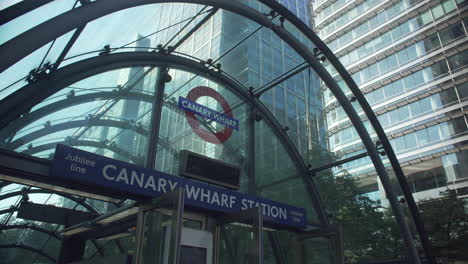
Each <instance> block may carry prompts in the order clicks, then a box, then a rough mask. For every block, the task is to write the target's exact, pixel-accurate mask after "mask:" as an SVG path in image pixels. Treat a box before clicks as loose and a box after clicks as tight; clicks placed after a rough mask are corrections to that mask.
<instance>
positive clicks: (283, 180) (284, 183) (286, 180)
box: [255, 120, 317, 222]
mask: <svg viewBox="0 0 468 264" xmlns="http://www.w3.org/2000/svg"><path fill="white" fill-rule="evenodd" d="M304 177H306V176H304V175H301V173H300V171H299V169H298V168H297V166H296V164H295V162H294V161H293V160H292V158H291V157H289V154H288V150H287V149H286V147H285V146H284V145H283V143H282V142H281V141H280V140H279V138H278V137H277V136H276V135H275V133H274V132H273V130H272V128H271V127H270V126H269V125H268V124H267V123H266V122H265V121H264V120H260V121H257V122H255V186H256V191H257V195H259V196H261V197H264V198H267V199H271V200H274V201H278V202H282V203H286V204H290V205H293V206H297V207H301V208H304V207H305V209H306V212H307V217H308V219H309V220H310V221H313V222H317V214H316V213H315V210H314V208H313V206H312V204H313V203H312V197H311V194H310V189H308V188H307V187H306V184H305V179H304Z"/></svg>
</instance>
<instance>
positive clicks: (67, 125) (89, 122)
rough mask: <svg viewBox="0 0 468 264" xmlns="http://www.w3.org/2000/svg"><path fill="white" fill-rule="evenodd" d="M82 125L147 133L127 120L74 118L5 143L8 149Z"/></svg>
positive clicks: (141, 133)
mask: <svg viewBox="0 0 468 264" xmlns="http://www.w3.org/2000/svg"><path fill="white" fill-rule="evenodd" d="M84 126H89V127H91V126H104V127H115V128H121V129H127V130H131V131H134V132H136V133H138V134H140V135H148V130H147V129H145V128H143V127H138V126H135V125H131V124H130V123H129V122H127V121H119V120H109V119H85V120H74V121H68V122H64V123H60V124H55V125H50V126H46V125H44V127H43V128H41V129H39V130H35V131H34V132H31V133H29V134H26V135H24V136H22V137H20V138H18V139H16V140H14V141H12V142H11V143H9V144H7V145H6V146H7V148H8V149H17V148H19V147H20V146H22V145H24V144H28V143H29V142H31V141H33V140H36V139H38V138H40V137H43V136H46V135H49V134H52V133H55V132H58V131H62V130H67V129H71V128H80V127H84Z"/></svg>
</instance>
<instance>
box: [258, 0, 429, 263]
mask: <svg viewBox="0 0 468 264" xmlns="http://www.w3.org/2000/svg"><path fill="white" fill-rule="evenodd" d="M259 1H260V2H262V3H263V4H265V5H268V6H270V7H271V8H272V9H274V10H276V11H278V12H279V13H281V14H282V15H283V16H284V17H285V18H286V19H287V20H288V21H290V22H291V23H292V24H294V25H295V26H296V27H297V28H298V29H299V30H300V31H301V32H302V33H303V34H304V35H305V36H306V37H308V38H309V39H310V40H311V41H312V43H313V44H314V45H315V46H316V47H317V48H318V49H319V50H320V51H321V52H322V54H323V55H324V56H325V57H326V58H327V59H328V61H329V62H330V63H331V64H332V65H333V66H334V67H335V69H336V71H337V72H338V73H339V75H340V76H341V78H342V79H343V80H344V81H345V83H346V85H348V87H349V89H350V90H351V92H352V93H353V95H354V97H355V98H356V99H357V101H358V103H359V104H360V105H361V108H362V109H363V111H364V113H365V114H366V116H367V117H368V119H369V122H370V123H371V125H372V127H373V128H374V131H375V132H376V134H377V136H378V138H379V140H380V142H381V143H382V147H383V149H384V151H385V152H386V154H387V157H388V159H389V161H390V164H391V166H392V169H393V171H394V172H395V175H396V177H397V179H398V182H399V184H400V186H401V188H402V191H403V194H404V196H405V199H406V201H407V203H408V207H409V209H410V212H411V215H412V217H413V221H414V223H415V226H416V229H417V232H418V235H419V237H420V240H421V244H422V246H423V249H424V253H425V254H426V257H427V258H428V261H429V263H431V264H432V263H435V259H434V256H433V255H432V246H431V242H430V241H429V237H428V236H427V233H426V231H425V228H424V223H423V222H422V220H421V216H420V213H419V209H418V207H417V205H416V202H415V200H414V197H413V195H412V193H411V189H410V188H409V185H408V182H407V181H406V177H405V175H404V173H403V170H402V169H401V166H400V163H399V162H398V159H397V157H396V154H395V152H394V151H393V148H392V145H391V144H390V141H389V140H388V138H387V135H386V134H385V131H384V130H383V128H382V126H381V125H380V122H379V120H378V119H377V116H376V115H375V113H374V111H373V110H372V108H371V106H370V105H369V103H368V102H367V100H366V98H365V96H364V94H363V93H362V92H361V90H360V89H359V87H358V86H357V84H356V82H354V80H353V78H352V77H351V75H350V74H349V72H348V71H347V70H346V68H345V67H344V66H343V64H341V62H340V61H339V60H338V58H337V57H336V56H335V54H334V53H333V52H332V51H331V50H330V49H329V48H328V46H327V45H326V44H325V43H324V42H323V41H322V40H321V39H320V38H319V37H318V36H317V34H315V33H314V32H313V31H312V30H311V29H310V28H309V27H308V26H307V25H306V24H304V23H303V22H302V21H301V20H300V19H299V18H298V17H297V16H295V15H294V14H293V13H291V12H290V11H289V10H288V9H287V8H285V7H284V6H282V5H281V4H279V3H278V2H276V1H269V0H259Z"/></svg>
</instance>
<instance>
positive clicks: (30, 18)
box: [0, 0, 75, 44]
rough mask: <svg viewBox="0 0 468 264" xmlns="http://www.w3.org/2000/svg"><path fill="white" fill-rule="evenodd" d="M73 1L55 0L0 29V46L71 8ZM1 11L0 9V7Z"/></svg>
mask: <svg viewBox="0 0 468 264" xmlns="http://www.w3.org/2000/svg"><path fill="white" fill-rule="evenodd" d="M74 5H75V1H69V0H55V1H52V2H50V3H48V4H46V5H43V6H41V7H39V8H36V9H34V10H33V11H31V12H29V13H26V14H24V15H22V16H20V17H18V18H16V19H14V20H12V21H10V22H8V23H6V24H4V25H2V26H1V27H0V36H1V38H0V44H3V43H5V42H7V41H8V40H10V39H12V38H14V37H16V36H17V35H19V34H21V33H23V32H25V31H27V30H29V29H31V28H33V27H35V26H37V25H39V24H41V23H43V22H45V21H47V20H49V19H51V18H53V17H55V16H57V15H60V14H62V13H65V12H66V11H68V10H70V9H72V8H73V6H74ZM0 9H1V7H0Z"/></svg>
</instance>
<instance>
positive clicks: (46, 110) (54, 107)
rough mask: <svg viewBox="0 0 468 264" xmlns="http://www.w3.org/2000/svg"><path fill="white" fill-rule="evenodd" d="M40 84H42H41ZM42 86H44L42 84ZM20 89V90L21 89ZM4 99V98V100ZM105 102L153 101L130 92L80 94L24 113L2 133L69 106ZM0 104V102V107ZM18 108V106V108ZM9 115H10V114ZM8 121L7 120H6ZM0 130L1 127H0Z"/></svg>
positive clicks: (147, 95)
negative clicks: (111, 100) (107, 100)
mask: <svg viewBox="0 0 468 264" xmlns="http://www.w3.org/2000/svg"><path fill="white" fill-rule="evenodd" d="M41 84H42V83H41ZM42 85H44V84H42ZM47 85H49V84H47ZM30 86H31V85H26V86H25V87H23V88H25V89H29V88H28V87H30ZM32 86H33V87H32V88H31V89H44V86H39V87H38V86H37V85H32ZM23 88H22V89H23ZM5 99H6V98H5ZM99 99H102V100H106V99H117V100H118V99H129V100H140V101H145V102H151V101H152V99H153V96H152V95H149V94H143V93H136V92H130V91H117V92H98V93H89V94H82V95H75V96H72V97H68V98H66V99H63V100H59V101H56V102H53V103H51V104H48V105H45V106H43V107H41V108H38V109H35V110H33V111H31V112H28V113H25V114H23V115H22V117H21V118H18V119H15V120H14V121H13V122H12V123H11V124H10V126H9V127H11V129H10V128H8V131H6V132H4V133H6V134H8V136H10V135H9V134H11V133H13V132H16V131H18V130H19V129H21V128H23V127H25V126H26V125H28V124H29V123H31V122H33V121H36V120H38V119H40V118H43V117H45V116H47V115H48V114H50V113H54V112H57V111H59V110H63V109H66V108H68V107H70V106H73V105H78V104H83V103H87V102H91V101H96V100H99ZM1 104H2V103H1V102H0V105H1ZM18 107H19V106H18ZM23 109H25V107H23V108H21V110H23ZM10 114H12V113H11V112H10ZM8 121H9V120H8ZM0 128H1V126H0Z"/></svg>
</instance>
